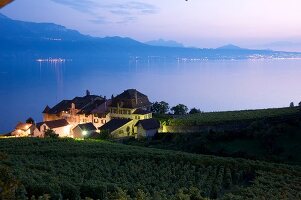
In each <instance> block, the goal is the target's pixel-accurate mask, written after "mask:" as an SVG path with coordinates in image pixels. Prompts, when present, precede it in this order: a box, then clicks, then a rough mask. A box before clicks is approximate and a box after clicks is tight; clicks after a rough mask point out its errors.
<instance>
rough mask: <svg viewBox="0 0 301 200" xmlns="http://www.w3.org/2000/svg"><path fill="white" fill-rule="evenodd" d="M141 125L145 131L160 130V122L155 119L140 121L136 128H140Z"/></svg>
mask: <svg viewBox="0 0 301 200" xmlns="http://www.w3.org/2000/svg"><path fill="white" fill-rule="evenodd" d="M139 124H141V126H142V128H143V129H144V130H152V129H158V128H160V122H159V121H158V120H157V119H154V118H152V119H144V120H139V121H138V122H137V123H136V125H135V126H138V125H139Z"/></svg>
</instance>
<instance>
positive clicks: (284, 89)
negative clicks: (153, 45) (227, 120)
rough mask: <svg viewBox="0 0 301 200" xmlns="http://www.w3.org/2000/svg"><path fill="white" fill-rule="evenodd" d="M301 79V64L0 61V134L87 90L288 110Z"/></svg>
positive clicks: (210, 107) (300, 96)
mask: <svg viewBox="0 0 301 200" xmlns="http://www.w3.org/2000/svg"><path fill="white" fill-rule="evenodd" d="M300 76H301V61H300V60H240V61H203V62H191V63H185V62H179V61H166V60H164V59H163V60H162V59H146V60H139V59H131V60H126V61H118V59H117V60H114V61H111V60H103V61H99V62H87V61H76V60H73V61H72V62H64V63H55V64H51V63H47V62H46V63H44V62H42V63H41V62H35V61H32V60H17V61H11V62H5V63H4V62H0V100H1V103H0V110H1V114H0V133H1V132H5V131H9V130H11V129H12V128H13V127H14V125H15V124H16V123H17V122H18V121H24V120H26V118H28V117H29V116H32V117H33V118H34V119H36V121H40V120H41V119H42V114H41V111H42V110H43V108H44V107H45V106H46V105H47V104H48V105H50V106H53V105H54V104H55V103H57V102H59V101H61V100H62V99H71V98H73V97H74V96H81V95H83V94H84V92H85V90H86V89H89V90H90V91H91V92H92V93H94V94H101V95H106V96H107V97H110V96H111V95H112V94H114V95H116V94H118V93H120V92H122V91H123V90H125V89H128V88H137V89H138V90H139V91H141V92H143V93H145V94H147V95H148V96H149V98H150V100H151V101H160V100H164V101H167V102H169V103H170V105H175V104H177V103H183V104H186V105H187V106H188V107H190V108H191V107H197V108H200V109H201V110H203V111H220V110H238V109H254V108H268V107H282V106H288V105H289V103H290V102H291V101H294V102H295V104H298V102H299V101H301V90H300V89H299V86H300V83H301V80H300Z"/></svg>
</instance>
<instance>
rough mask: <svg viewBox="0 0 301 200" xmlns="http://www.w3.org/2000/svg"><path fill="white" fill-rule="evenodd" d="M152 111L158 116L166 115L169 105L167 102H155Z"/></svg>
mask: <svg viewBox="0 0 301 200" xmlns="http://www.w3.org/2000/svg"><path fill="white" fill-rule="evenodd" d="M151 110H152V112H154V113H156V114H165V113H167V112H168V110H169V104H168V103H166V102H165V101H160V102H155V103H153V105H152V108H151Z"/></svg>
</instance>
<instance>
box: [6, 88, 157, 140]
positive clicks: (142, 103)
mask: <svg viewBox="0 0 301 200" xmlns="http://www.w3.org/2000/svg"><path fill="white" fill-rule="evenodd" d="M151 105H152V103H151V102H150V101H149V99H148V97H147V96H146V95H144V94H142V93H141V92H139V91H137V90H136V89H128V90H125V91H124V92H122V93H121V94H119V95H117V96H116V97H114V96H113V95H112V97H111V99H107V98H106V97H102V96H98V95H92V94H90V92H89V91H88V90H87V91H86V95H85V96H83V97H75V98H74V99H72V100H62V101H61V102H59V103H58V104H56V105H55V106H53V107H49V106H48V105H47V106H46V107H45V109H44V110H43V111H42V114H43V121H42V122H38V123H35V122H34V120H32V119H31V120H27V122H19V123H18V124H17V125H16V127H15V129H14V130H13V131H12V132H11V133H10V134H9V135H10V136H11V137H40V138H43V137H46V136H47V132H49V131H51V132H53V133H54V134H56V135H57V136H58V137H69V138H81V139H84V138H97V137H98V136H100V135H101V134H105V133H106V134H109V136H110V137H111V138H123V137H135V138H149V137H153V136H154V135H155V134H156V133H157V132H158V130H159V128H160V123H159V121H158V120H157V119H154V118H153V116H152V112H151ZM45 134H46V135H45Z"/></svg>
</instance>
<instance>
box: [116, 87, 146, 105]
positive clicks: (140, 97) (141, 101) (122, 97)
mask: <svg viewBox="0 0 301 200" xmlns="http://www.w3.org/2000/svg"><path fill="white" fill-rule="evenodd" d="M150 105H151V102H150V101H149V100H148V97H147V96H146V95H145V94H142V93H141V92H139V91H137V90H136V89H129V90H125V91H124V92H123V93H121V94H119V95H118V96H116V97H115V98H113V99H112V105H111V106H112V107H121V108H141V107H147V106H150Z"/></svg>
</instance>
